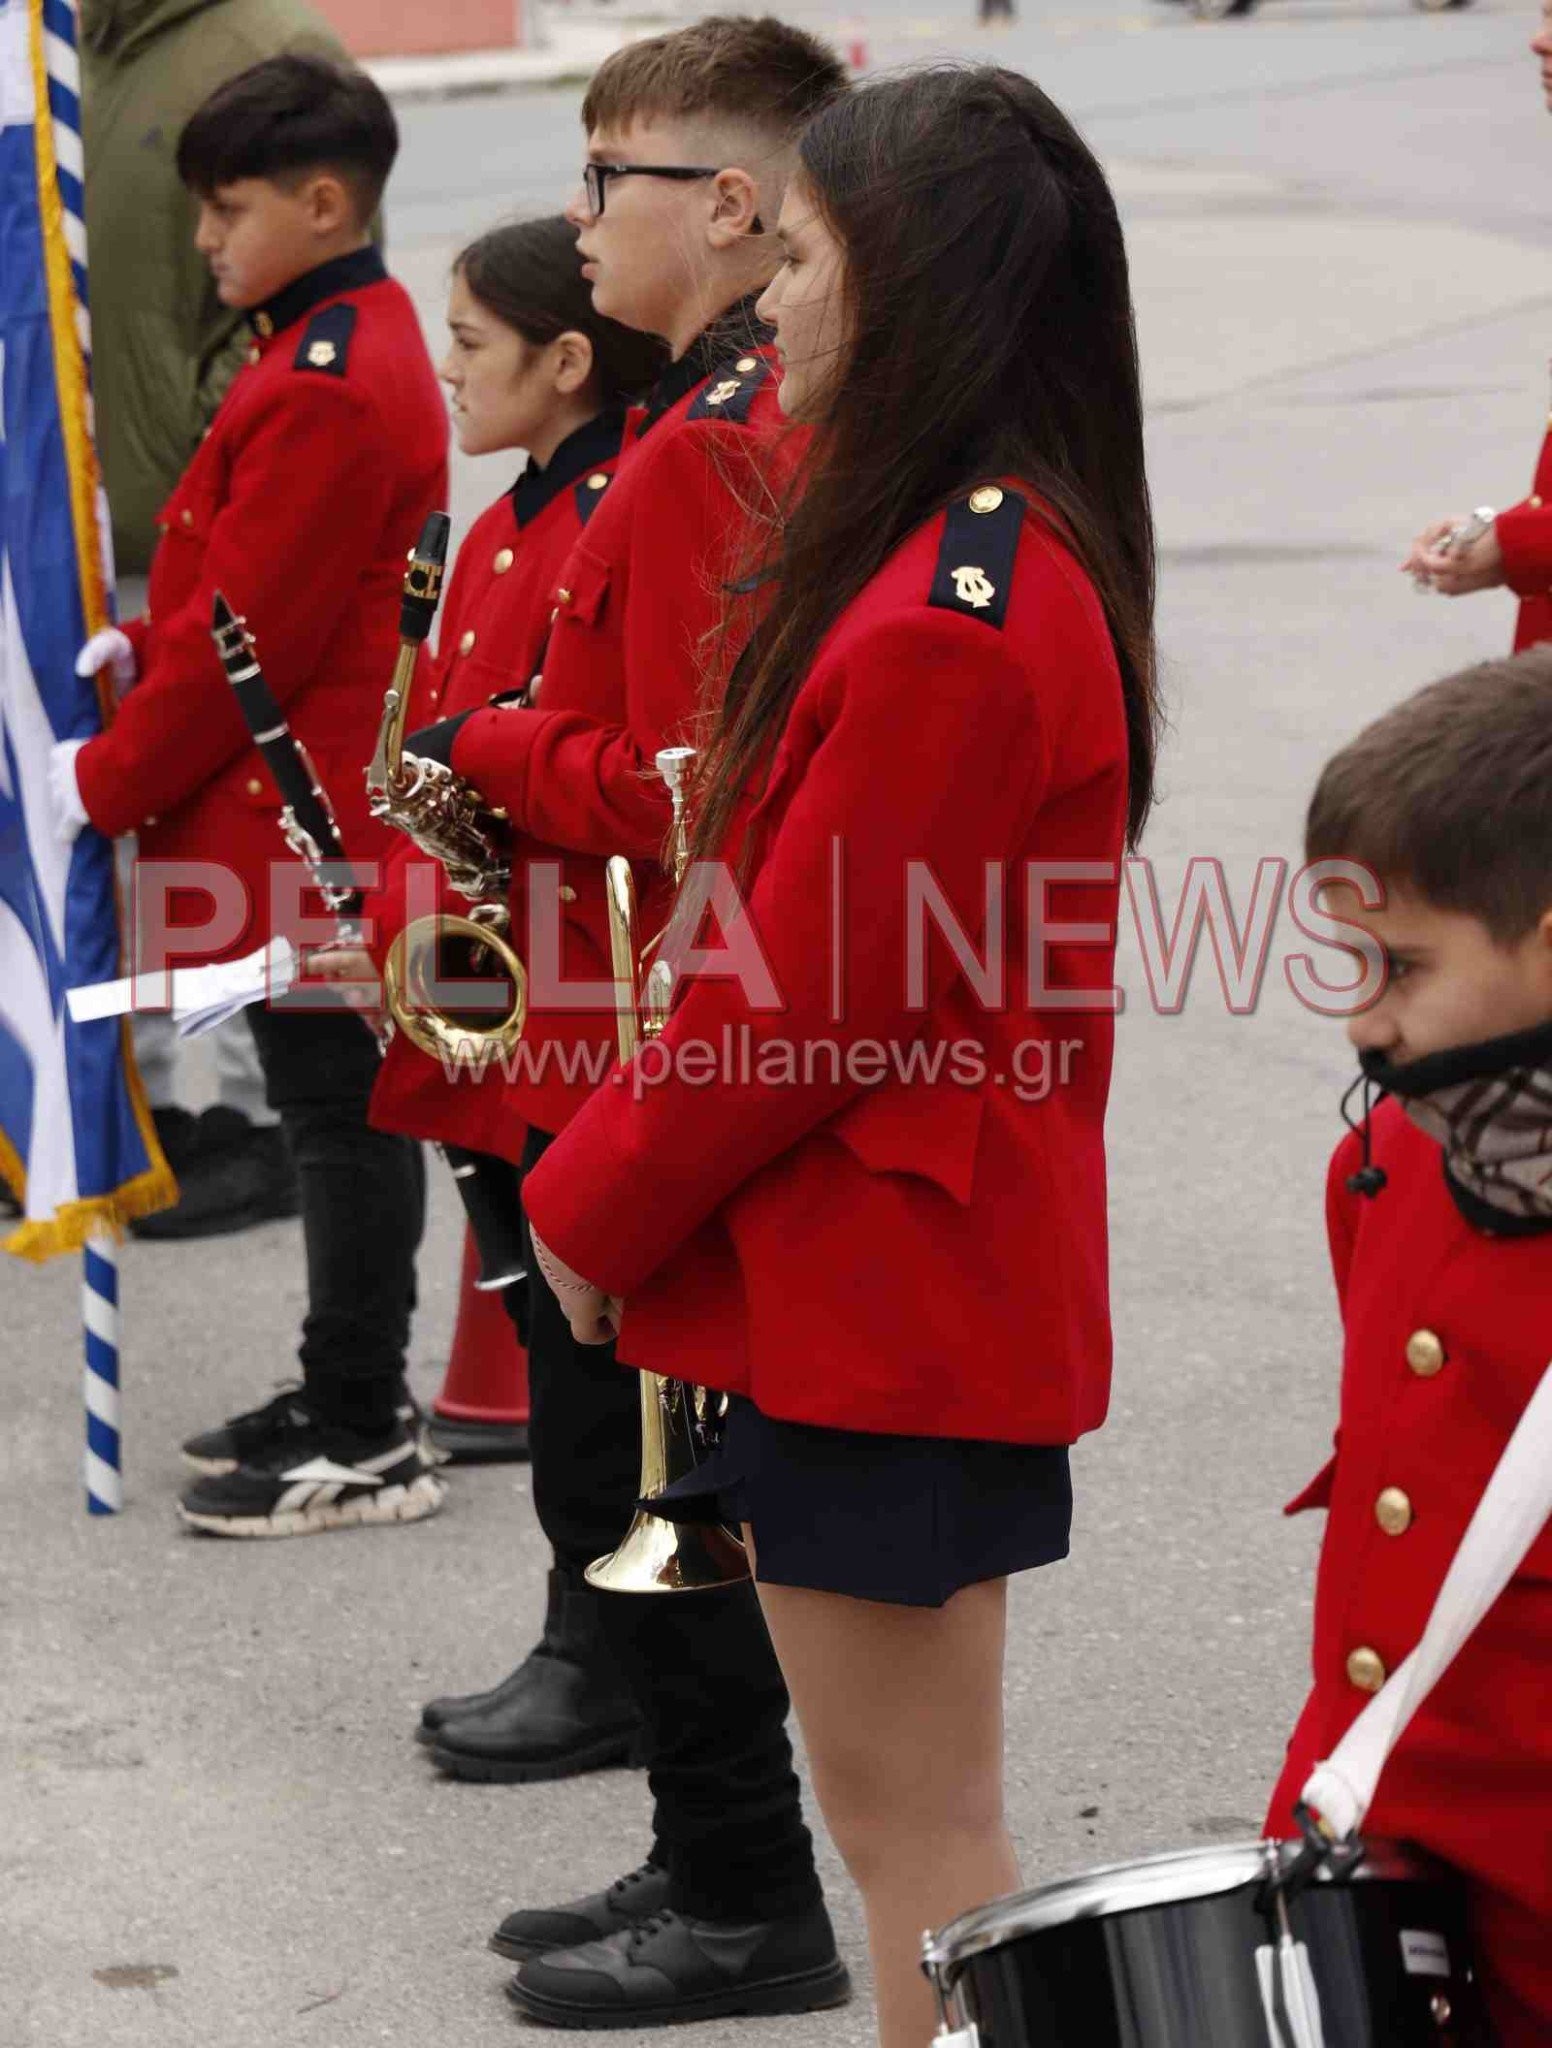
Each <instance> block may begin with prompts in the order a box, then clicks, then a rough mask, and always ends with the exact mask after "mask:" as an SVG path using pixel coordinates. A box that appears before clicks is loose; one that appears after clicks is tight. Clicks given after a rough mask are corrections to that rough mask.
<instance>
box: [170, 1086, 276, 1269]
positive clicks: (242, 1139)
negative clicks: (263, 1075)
mask: <svg viewBox="0 0 1552 2048" xmlns="http://www.w3.org/2000/svg"><path fill="white" fill-rule="evenodd" d="M177 1114H178V1115H179V1116H186V1115H187V1111H181V1110H180V1111H178V1112H177ZM160 1115H161V1116H162V1117H164V1118H165V1117H166V1116H168V1115H169V1112H167V1111H165V1110H164V1111H162V1112H160ZM173 1152H174V1163H173V1171H174V1173H175V1174H176V1175H177V1178H178V1199H177V1201H176V1202H175V1203H174V1204H173V1206H172V1207H171V1208H170V1209H158V1210H157V1211H156V1212H155V1214H154V1215H150V1216H137V1217H135V1218H134V1219H133V1220H132V1221H131V1223H130V1226H129V1228H130V1231H131V1233H132V1235H134V1236H135V1237H137V1238H143V1239H146V1240H147V1241H149V1242H151V1243H180V1242H183V1241H184V1240H186V1239H189V1238H195V1237H226V1236H229V1235H230V1234H231V1233H232V1232H233V1231H238V1230H249V1229H251V1228H252V1227H253V1225H254V1224H256V1223H272V1222H274V1221H276V1220H277V1219H278V1218H281V1217H286V1216H294V1215H295V1214H296V1213H297V1210H298V1207H299V1206H300V1196H299V1194H298V1192H297V1185H296V1169H295V1168H294V1167H293V1165H292V1164H291V1154H290V1152H289V1150H288V1149H287V1146H286V1141H285V1137H284V1135H283V1133H282V1132H281V1130H280V1127H279V1125H278V1124H255V1123H252V1122H250V1121H249V1119H248V1118H247V1117H245V1116H244V1115H243V1114H242V1112H241V1111H240V1110H235V1109H230V1108H228V1107H227V1105H226V1104H225V1103H221V1102H218V1103H216V1104H215V1105H214V1106H213V1107H212V1108H210V1109H207V1110H206V1111H205V1113H204V1114H203V1116H201V1117H200V1119H199V1122H198V1125H197V1127H196V1128H195V1130H194V1131H193V1133H192V1135H191V1136H190V1135H187V1134H184V1135H181V1136H179V1137H178V1138H177V1139H176V1140H175V1142H174V1146H173ZM180 1153H181V1155H182V1157H181V1159H180V1158H179V1157H178V1155H179V1154H180Z"/></svg>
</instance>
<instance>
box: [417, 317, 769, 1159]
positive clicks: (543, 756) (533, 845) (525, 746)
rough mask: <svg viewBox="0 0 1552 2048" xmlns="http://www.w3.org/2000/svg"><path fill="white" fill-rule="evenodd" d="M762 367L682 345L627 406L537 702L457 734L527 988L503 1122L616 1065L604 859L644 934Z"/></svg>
mask: <svg viewBox="0 0 1552 2048" xmlns="http://www.w3.org/2000/svg"><path fill="white" fill-rule="evenodd" d="M771 367H772V366H771V362H770V359H769V356H768V355H767V354H766V353H765V352H763V351H761V350H759V349H753V350H751V351H750V352H748V353H746V354H741V355H738V356H736V357H735V358H733V359H732V360H730V361H729V362H727V363H726V364H725V365H722V366H719V367H718V368H716V369H714V370H713V371H712V372H711V374H710V375H708V374H707V373H706V371H705V368H704V366H703V365H702V363H701V362H699V361H698V360H697V358H696V356H695V355H694V354H692V355H690V356H687V357H685V358H682V359H681V360H680V361H679V362H678V363H676V364H675V365H674V366H673V368H672V370H670V371H669V372H668V373H667V376H666V377H665V378H664V379H662V380H660V381H659V384H658V386H657V387H656V392H655V403H654V404H653V405H652V406H651V407H649V408H648V409H646V410H645V411H643V410H640V409H637V410H634V411H633V412H632V414H631V415H630V416H629V419H628V422H627V428H626V452H625V455H624V456H623V458H622V461H621V464H620V469H619V474H618V476H617V478H616V481H615V482H614V484H613V485H612V486H611V488H610V489H609V490H608V491H607V492H605V493H604V496H603V501H602V503H601V504H600V505H599V507H598V509H597V511H596V513H595V514H594V516H593V517H592V518H591V519H590V520H589V522H588V524H587V527H586V530H585V531H584V532H583V533H582V534H581V535H580V536H579V537H578V540H577V543H576V546H575V548H574V549H573V550H572V552H571V555H570V557H569V558H568V560H567V562H566V564H565V567H564V568H563V570H562V571H561V577H560V583H559V586H558V587H557V589H556V591H555V618H554V622H553V625H552V627H551V630H550V636H549V641H548V645H547V647H546V650H545V655H544V681H543V688H542V691H541V693H540V697H539V702H538V704H537V706H535V707H533V708H517V707H504V706H499V705H498V706H493V707H490V708H488V709H485V710H481V711H476V712H475V713H474V714H473V715H472V716H471V717H470V718H468V719H466V720H465V722H464V724H463V725H462V727H461V729H460V730H459V732H458V735H457V738H456V740H455V741H454V745H453V751H452V765H453V767H454V769H455V771H456V772H457V773H458V774H460V775H462V776H465V777H467V779H468V780H469V781H470V782H472V783H473V784H474V785H475V786H476V787H477V788H478V789H479V790H480V791H481V793H482V794H483V795H484V796H485V797H486V798H487V799H488V800H489V801H490V802H491V803H492V804H497V805H499V806H500V807H501V808H502V809H504V810H505V811H506V813H507V815H508V817H509V818H510V819H511V821H512V827H513V834H514V845H515V858H514V861H513V887H512V897H511V912H512V925H511V935H512V939H513V943H514V944H515V945H516V947H517V950H518V952H519V953H520V954H522V955H523V957H524V959H525V961H526V962H527V964H528V967H529V970H530V987H529V1010H528V1023H527V1027H526V1029H525V1032H524V1036H523V1042H522V1044H521V1045H520V1046H519V1048H518V1057H517V1058H516V1059H515V1060H514V1061H513V1062H512V1063H511V1064H510V1066H509V1069H508V1070H507V1073H506V1075H504V1078H503V1094H504V1095H505V1096H506V1097H508V1098H509V1102H508V1105H507V1106H506V1107H504V1108H503V1111H502V1118H503V1121H505V1119H506V1118H507V1116H508V1114H509V1111H510V1114H511V1115H512V1116H515V1117H521V1118H522V1119H523V1121H524V1122H525V1123H527V1124H530V1125H532V1126H534V1127H535V1128H536V1129H538V1130H541V1131H547V1132H555V1131H558V1130H560V1129H562V1128H563V1127H564V1125H565V1124H566V1123H567V1122H568V1121H569V1119H570V1118H571V1117H572V1116H573V1115H574V1114H575V1113H576V1111H577V1109H578V1108H579V1107H580V1106H581V1104H582V1103H583V1102H585V1101H586V1100H587V1097H588V1096H589V1094H590V1093H591V1092H592V1090H593V1089H594V1088H595V1087H596V1086H597V1085H598V1083H599V1081H600V1080H601V1079H602V1077H603V1075H604V1074H606V1073H607V1072H608V1070H609V1067H610V1065H611V1063H612V1059H613V1048H614V1046H615V1042H616V1040H615V1011H614V990H613V979H612V975H613V969H612V965H611V959H610V950H609V925H608V911H607V907H606V899H605V893H604V869H605V863H606V860H607V858H608V856H610V855H611V854H616V853H619V854H624V855H625V856H626V857H627V858H629V859H630V860H631V861H632V862H633V863H635V864H636V878H637V886H638V890H639V892H640V899H641V907H642V929H641V936H642V937H646V936H648V935H650V934H651V933H652V932H653V931H654V930H656V928H657V924H658V923H660V922H661V917H660V914H659V913H660V912H661V911H662V910H663V909H664V907H665V899H666V882H665V878H664V875H663V870H662V855H663V850H664V846H665V842H666V839H667V836H668V831H669V825H670V821H671V810H670V804H669V798H668V792H667V789H666V787H665V786H664V784H663V783H662V781H661V779H660V778H659V777H658V775H657V773H656V771H655V769H654V767H653V759H654V756H655V755H656V753H657V751H658V749H659V748H661V747H663V746H667V745H670V744H678V743H681V742H682V741H683V740H684V739H685V737H686V734H687V732H688V731H689V729H690V727H691V725H692V723H693V720H694V717H695V713H696V710H697V704H698V697H699V692H700V683H701V672H702V660H703V650H704V646H705V643H706V641H707V639H708V636H709V635H710V634H711V631H712V629H713V628H714V627H715V626H716V624H717V622H718V620H719V618H720V617H721V614H722V609H723V605H724V601H725V596H724V593H725V587H726V585H727V584H728V582H729V579H730V578H732V577H734V576H735V575H736V573H737V570H738V568H739V565H740V562H741V560H742V549H743V532H744V515H743V510H742V505H743V500H744V496H745V494H746V493H747V492H748V491H749V490H750V489H752V488H754V487H755V483H756V479H757V478H758V477H760V476H761V475H763V474H764V473H765V470H766V465H767V464H768V462H771V461H774V460H775V459H776V458H775V454H774V450H775V448H776V446H777V445H778V442H779V440H780V437H779V436H778V435H777V434H776V432H775V429H776V425H777V422H778V419H779V413H778V409H777V406H776V402H775V387H774V382H773V379H772V374H771ZM514 680H516V681H521V680H523V678H514V677H512V676H510V675H509V676H508V678H507V682H508V686H509V687H510V685H511V683H512V682H513V681H514ZM531 908H533V910H534V917H535V921H536V922H546V923H547V926H554V925H558V930H557V931H552V933H551V937H550V939H549V940H548V941H547V942H546V945H545V946H540V947H537V948H534V947H530V945H529V942H528V935H529V933H530V931H531V929H534V928H536V925H535V923H531V920H530V909H531ZM471 1092H472V1091H471ZM482 1143H485V1145H486V1149H489V1145H488V1140H482Z"/></svg>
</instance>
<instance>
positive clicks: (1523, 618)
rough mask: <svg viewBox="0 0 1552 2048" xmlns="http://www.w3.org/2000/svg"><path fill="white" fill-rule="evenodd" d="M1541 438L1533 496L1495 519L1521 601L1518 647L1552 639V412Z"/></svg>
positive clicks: (1513, 587)
mask: <svg viewBox="0 0 1552 2048" xmlns="http://www.w3.org/2000/svg"><path fill="white" fill-rule="evenodd" d="M1547 425H1548V432H1547V434H1546V436H1545V437H1544V439H1543V441H1542V443H1541V454H1540V456H1539V457H1538V459H1537V462H1536V476H1535V481H1534V482H1533V483H1532V485H1531V490H1530V496H1529V497H1528V498H1523V499H1521V501H1520V503H1519V504H1518V505H1511V506H1510V508H1509V510H1508V511H1507V512H1500V513H1499V515H1498V517H1497V519H1496V520H1495V521H1494V522H1493V524H1494V530H1495V531H1496V533H1497V536H1498V545H1499V548H1500V550H1501V551H1502V553H1503V561H1504V580H1505V581H1506V582H1507V583H1508V586H1509V588H1510V589H1511V590H1512V591H1513V592H1514V593H1515V595H1516V596H1517V597H1518V598H1519V600H1520V612H1519V618H1518V620H1517V621H1516V624H1515V629H1514V651H1515V653H1516V654H1518V653H1519V652H1520V651H1521V649H1522V648H1526V647H1534V646H1535V645H1536V643H1537V642H1538V641H1540V640H1552V414H1549V415H1548V421H1547Z"/></svg>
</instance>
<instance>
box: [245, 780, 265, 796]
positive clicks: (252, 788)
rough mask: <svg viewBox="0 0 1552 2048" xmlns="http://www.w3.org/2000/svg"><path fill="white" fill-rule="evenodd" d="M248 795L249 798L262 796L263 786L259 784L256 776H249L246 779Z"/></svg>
mask: <svg viewBox="0 0 1552 2048" xmlns="http://www.w3.org/2000/svg"><path fill="white" fill-rule="evenodd" d="M248 794H249V796H262V795H263V794H264V785H263V783H262V782H260V780H259V778H258V777H257V775H250V776H249V777H248Z"/></svg>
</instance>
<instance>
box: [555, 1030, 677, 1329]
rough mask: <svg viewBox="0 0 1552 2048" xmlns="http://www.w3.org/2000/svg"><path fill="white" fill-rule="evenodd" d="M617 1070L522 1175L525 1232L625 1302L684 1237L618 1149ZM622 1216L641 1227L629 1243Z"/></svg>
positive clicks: (657, 1193) (658, 1194) (667, 1205)
mask: <svg viewBox="0 0 1552 2048" xmlns="http://www.w3.org/2000/svg"><path fill="white" fill-rule="evenodd" d="M621 1072H622V1070H620V1069H617V1070H616V1073H615V1075H614V1076H613V1077H612V1078H611V1080H610V1081H606V1082H605V1083H604V1085H603V1086H602V1087H601V1088H600V1089H598V1090H596V1091H595V1093H594V1094H593V1095H592V1096H591V1097H590V1098H589V1099H588V1101H587V1103H586V1104H585V1105H584V1107H583V1108H582V1109H581V1110H580V1111H579V1112H578V1114H577V1115H576V1116H575V1117H573V1119H572V1120H571V1122H570V1123H569V1124H568V1125H567V1126H566V1128H565V1130H564V1131H562V1132H561V1134H560V1136H559V1137H558V1138H557V1139H556V1140H555V1142H554V1144H553V1145H551V1146H550V1148H549V1150H548V1151H547V1152H546V1153H545V1155H544V1157H543V1158H542V1159H541V1160H540V1161H539V1163H538V1165H537V1166H535V1167H534V1168H533V1169H532V1170H531V1171H530V1172H529V1173H528V1174H526V1175H525V1176H524V1179H523V1209H524V1212H525V1214H526V1215H527V1217H528V1222H529V1227H530V1228H531V1229H532V1230H533V1231H535V1232H536V1233H537V1235H538V1236H539V1237H541V1238H542V1239H543V1240H544V1242H545V1243H546V1244H547V1245H548V1246H549V1248H550V1250H551V1251H553V1252H555V1253H556V1254H557V1255H558V1256H559V1257H560V1258H562V1259H564V1260H565V1262H566V1264H567V1265H568V1266H570V1267H571V1269H572V1271H573V1272H576V1273H580V1274H581V1275H582V1276H583V1278H584V1279H586V1280H591V1281H592V1282H593V1283H594V1285H595V1286H597V1287H601V1288H603V1290H604V1291H605V1293H607V1294H617V1295H620V1296H621V1297H622V1298H624V1299H629V1297H630V1296H631V1295H632V1294H633V1293H635V1292H636V1290H637V1289H638V1288H639V1287H640V1286H641V1284H642V1282H643V1281H644V1280H646V1279H647V1278H649V1276H650V1275H651V1274H652V1273H654V1272H655V1271H656V1269H657V1268H658V1267H659V1266H660V1265H661V1264H662V1263H663V1261H664V1259H665V1258H667V1256H668V1254H669V1253H670V1252H671V1251H672V1250H673V1249H674V1246H675V1244H676V1243H677V1242H678V1239H679V1237H680V1236H681V1235H682V1234H686V1233H682V1232H681V1231H680V1230H679V1228H678V1226H677V1224H676V1222H675V1221H674V1220H673V1219H672V1217H671V1215H670V1213H669V1212H670V1211H671V1209H672V1203H671V1201H667V1200H664V1199H662V1197H663V1196H664V1195H665V1194H666V1193H667V1192H668V1191H667V1190H665V1189H663V1188H662V1187H660V1186H659V1185H657V1184H655V1183H654V1182H652V1181H651V1180H649V1179H648V1178H647V1177H645V1176H643V1175H642V1174H641V1173H640V1172H639V1171H638V1169H637V1167H636V1166H635V1163H634V1162H633V1161H631V1160H629V1159H627V1158H625V1157H624V1156H623V1155H622V1154H621V1153H620V1152H618V1151H617V1150H616V1148H615V1145H614V1143H613V1138H612V1134H611V1133H610V1130H609V1120H610V1119H609V1112H610V1110H611V1109H612V1107H613V1104H612V1102H611V1097H612V1096H613V1094H614V1087H615V1085H616V1084H617V1083H618V1081H619V1078H620V1075H621ZM649 1210H650V1217H649V1215H648V1213H647V1212H648V1211H649ZM622 1217H630V1218H634V1219H638V1220H639V1221H640V1222H641V1223H642V1225H643V1226H644V1227H643V1228H642V1229H641V1230H640V1231H633V1232H632V1234H631V1241H630V1242H626V1241H625V1240H624V1239H623V1236H622V1232H621V1229H620V1219H621V1218H622ZM691 1227H693V1224H692V1226H691Z"/></svg>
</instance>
